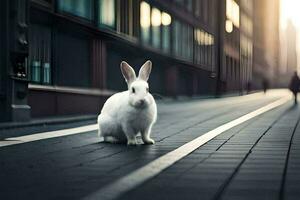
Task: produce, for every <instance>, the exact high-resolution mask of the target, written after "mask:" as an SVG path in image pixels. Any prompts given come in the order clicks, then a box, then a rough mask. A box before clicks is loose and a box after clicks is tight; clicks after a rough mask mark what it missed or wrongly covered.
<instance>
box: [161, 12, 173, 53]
mask: <svg viewBox="0 0 300 200" xmlns="http://www.w3.org/2000/svg"><path fill="white" fill-rule="evenodd" d="M161 22H162V49H163V51H164V52H170V39H171V38H170V32H171V31H170V26H171V22H172V18H171V16H170V15H169V14H168V13H165V12H163V13H162V15H161Z"/></svg>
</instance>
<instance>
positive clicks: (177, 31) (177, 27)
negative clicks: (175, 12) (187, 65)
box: [173, 20, 182, 56]
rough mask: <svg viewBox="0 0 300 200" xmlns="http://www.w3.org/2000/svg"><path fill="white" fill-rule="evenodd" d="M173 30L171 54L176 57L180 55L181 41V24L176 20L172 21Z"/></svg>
mask: <svg viewBox="0 0 300 200" xmlns="http://www.w3.org/2000/svg"><path fill="white" fill-rule="evenodd" d="M173 30H174V34H173V35H174V47H173V53H174V54H175V55H176V56H180V55H181V41H182V35H181V23H180V22H179V21H177V20H174V23H173Z"/></svg>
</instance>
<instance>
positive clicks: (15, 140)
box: [0, 124, 98, 147]
mask: <svg viewBox="0 0 300 200" xmlns="http://www.w3.org/2000/svg"><path fill="white" fill-rule="evenodd" d="M96 130H98V126H97V124H92V125H87V126H80V127H76V128H69V129H63V130H57V131H48V132H43V133H36V134H32V135H25V136H20V137H11V138H5V139H4V140H0V147H5V146H10V145H16V144H23V143H27V142H33V141H38V140H44V139H50V138H56V137H62V136H68V135H75V134H79V133H84V132H89V131H96Z"/></svg>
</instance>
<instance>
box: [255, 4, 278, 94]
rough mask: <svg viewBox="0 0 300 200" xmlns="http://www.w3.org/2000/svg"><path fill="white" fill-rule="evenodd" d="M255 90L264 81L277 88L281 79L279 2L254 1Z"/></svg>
mask: <svg viewBox="0 0 300 200" xmlns="http://www.w3.org/2000/svg"><path fill="white" fill-rule="evenodd" d="M254 7H255V9H254V15H253V16H254V30H255V31H254V55H253V79H252V84H253V87H254V89H259V88H261V87H262V82H263V80H264V79H266V80H268V81H269V82H270V84H272V85H273V86H277V85H278V84H277V83H278V81H279V79H281V77H280V76H279V57H280V56H279V45H280V43H279V0H254Z"/></svg>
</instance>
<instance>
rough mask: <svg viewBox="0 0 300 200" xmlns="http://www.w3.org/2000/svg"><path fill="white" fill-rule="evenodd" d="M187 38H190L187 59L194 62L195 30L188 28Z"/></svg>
mask: <svg viewBox="0 0 300 200" xmlns="http://www.w3.org/2000/svg"><path fill="white" fill-rule="evenodd" d="M187 31H188V32H187V37H188V48H187V58H188V59H189V60H190V61H192V60H193V50H194V49H193V28H192V27H191V26H188V28H187Z"/></svg>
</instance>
